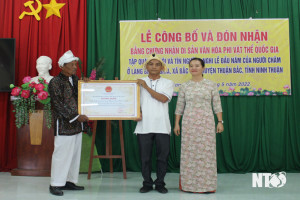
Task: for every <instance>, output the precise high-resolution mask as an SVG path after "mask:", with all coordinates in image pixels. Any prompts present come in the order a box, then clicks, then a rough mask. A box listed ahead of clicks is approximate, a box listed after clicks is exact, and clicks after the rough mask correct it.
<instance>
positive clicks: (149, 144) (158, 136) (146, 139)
mask: <svg viewBox="0 0 300 200" xmlns="http://www.w3.org/2000/svg"><path fill="white" fill-rule="evenodd" d="M137 138H138V143H139V148H140V157H141V162H142V175H143V178H144V181H143V185H144V186H150V187H152V186H153V184H155V186H156V187H159V186H165V185H166V184H165V182H164V178H165V175H166V173H167V168H168V156H169V153H170V135H169V134H162V133H148V134H137ZM154 141H155V145H156V161H157V162H156V163H157V166H156V176H157V179H156V180H155V181H154V182H153V180H152V178H151V170H152V160H151V158H152V149H153V143H154Z"/></svg>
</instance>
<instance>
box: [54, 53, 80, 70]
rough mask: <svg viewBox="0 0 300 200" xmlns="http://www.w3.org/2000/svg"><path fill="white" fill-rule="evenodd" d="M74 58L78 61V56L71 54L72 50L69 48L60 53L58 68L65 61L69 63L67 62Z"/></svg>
mask: <svg viewBox="0 0 300 200" xmlns="http://www.w3.org/2000/svg"><path fill="white" fill-rule="evenodd" d="M74 60H76V61H78V60H79V58H77V57H75V56H74V55H73V53H72V51H71V50H69V51H67V52H66V53H64V55H62V57H60V58H59V60H58V66H59V67H60V68H62V67H63V66H64V64H65V63H69V62H72V61H74Z"/></svg>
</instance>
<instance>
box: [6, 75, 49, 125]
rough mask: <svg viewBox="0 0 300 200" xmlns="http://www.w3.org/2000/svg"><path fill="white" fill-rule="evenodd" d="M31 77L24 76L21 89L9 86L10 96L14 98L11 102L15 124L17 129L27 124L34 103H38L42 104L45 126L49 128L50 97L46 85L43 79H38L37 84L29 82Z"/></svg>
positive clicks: (33, 109) (12, 85)
mask: <svg viewBox="0 0 300 200" xmlns="http://www.w3.org/2000/svg"><path fill="white" fill-rule="evenodd" d="M30 80H31V77H30V76H26V77H25V78H24V79H23V84H22V85H21V87H19V86H15V85H14V84H10V88H11V89H12V91H11V95H12V96H14V97H15V100H14V101H13V105H14V110H13V112H15V117H16V121H15V124H16V126H17V128H21V127H22V126H23V125H26V124H28V123H29V113H33V112H35V103H36V101H39V102H40V103H42V104H44V111H45V116H46V124H47V127H48V128H51V124H52V112H51V104H50V96H49V93H48V83H47V82H46V80H45V79H43V78H39V80H38V81H39V82H38V83H35V82H30Z"/></svg>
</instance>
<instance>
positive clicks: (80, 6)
mask: <svg viewBox="0 0 300 200" xmlns="http://www.w3.org/2000/svg"><path fill="white" fill-rule="evenodd" d="M24 4H25V5H24ZM20 18H21V19H20ZM86 37H87V34H86V1H82V0H69V1H68V0H34V1H33V3H31V2H30V1H29V0H14V1H11V0H1V1H0V38H15V39H16V62H15V63H16V65H15V76H16V85H20V84H21V81H22V79H23V78H24V77H25V76H32V77H34V76H36V75H37V71H36V59H37V58H38V57H40V56H42V55H45V56H49V57H50V58H51V59H52V70H51V71H50V74H51V75H52V76H56V75H57V74H58V73H59V72H60V69H59V67H58V64H57V62H58V59H59V57H60V56H62V55H63V53H64V52H66V51H67V50H72V52H73V53H74V55H75V56H76V57H79V58H80V59H81V60H82V63H83V67H84V71H86V67H85V63H86V48H87V47H86ZM77 75H78V76H80V71H79V69H78V71H77ZM9 96H10V94H9V93H7V92H1V93H0V105H1V106H0V124H1V125H0V171H3V170H9V169H11V168H14V167H16V144H15V142H16V138H15V137H16V129H15V126H14V116H13V114H12V113H11V109H12V108H11V103H10V101H9Z"/></svg>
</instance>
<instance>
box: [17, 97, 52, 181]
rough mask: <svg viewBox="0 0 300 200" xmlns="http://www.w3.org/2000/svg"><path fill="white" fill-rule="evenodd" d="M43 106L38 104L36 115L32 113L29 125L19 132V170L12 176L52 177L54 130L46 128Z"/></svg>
mask: <svg viewBox="0 0 300 200" xmlns="http://www.w3.org/2000/svg"><path fill="white" fill-rule="evenodd" d="M42 108H43V105H42V104H40V103H39V102H36V109H37V110H36V111H37V112H36V113H32V114H31V116H30V119H29V121H30V122H29V123H30V124H29V125H26V126H23V127H21V128H20V129H18V130H17V158H18V168H16V169H13V170H12V171H11V175H12V176H50V170H51V159H52V153H53V149H54V133H53V128H51V129H49V128H47V126H46V119H45V116H44V115H43V110H42Z"/></svg>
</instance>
